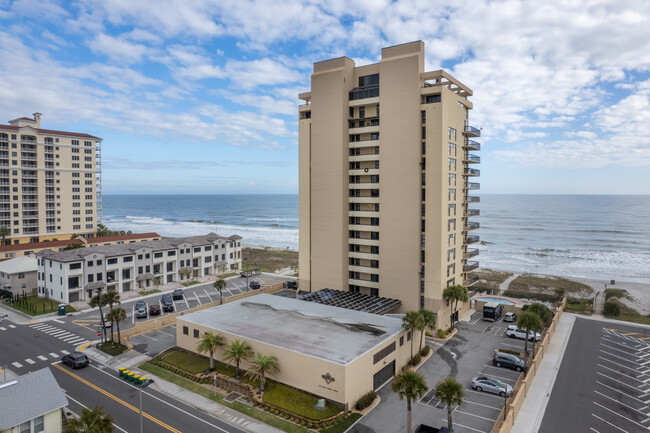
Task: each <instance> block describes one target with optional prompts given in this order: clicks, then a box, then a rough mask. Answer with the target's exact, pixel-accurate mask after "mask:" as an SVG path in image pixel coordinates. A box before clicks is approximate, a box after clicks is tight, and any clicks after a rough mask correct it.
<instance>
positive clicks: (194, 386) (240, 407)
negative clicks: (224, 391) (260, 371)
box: [139, 363, 312, 433]
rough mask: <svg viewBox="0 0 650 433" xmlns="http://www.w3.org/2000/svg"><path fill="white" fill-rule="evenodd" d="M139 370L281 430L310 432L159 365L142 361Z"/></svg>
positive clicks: (293, 432) (300, 432)
mask: <svg viewBox="0 0 650 433" xmlns="http://www.w3.org/2000/svg"><path fill="white" fill-rule="evenodd" d="M139 368H140V369H141V370H144V371H148V372H149V373H152V374H155V375H156V376H158V377H160V378H161V379H165V380H167V381H169V382H172V383H175V384H176V385H178V386H182V387H183V388H185V389H188V390H190V391H192V392H194V393H196V394H199V395H202V396H203V397H206V398H209V399H210V400H212V401H216V402H217V403H220V404H222V405H224V406H228V407H230V408H232V409H234V410H236V411H238V412H241V413H243V414H245V415H248V416H250V417H251V418H255V419H256V420H258V421H261V422H263V423H264V424H268V425H270V426H273V427H276V428H278V429H280V430H282V431H285V432H288V433H311V432H312V430H307V429H306V428H303V427H301V426H299V425H296V424H294V423H291V422H289V421H286V420H284V419H281V418H278V417H277V416H275V415H271V414H269V413H267V412H265V411H263V410H260V409H257V408H254V407H250V406H247V405H245V404H243V403H240V402H238V401H235V402H232V403H229V402H227V401H225V400H224V399H223V396H222V395H221V394H219V393H217V395H216V396H215V393H214V391H212V390H210V389H208V388H206V387H204V386H201V385H199V384H198V383H195V382H192V381H190V380H187V379H184V378H182V377H179V376H177V375H175V374H173V373H170V372H168V371H167V370H163V369H162V368H160V367H156V366H155V365H152V364H149V363H144V364H142V365H141V366H140V367H139Z"/></svg>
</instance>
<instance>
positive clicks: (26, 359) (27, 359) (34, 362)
mask: <svg viewBox="0 0 650 433" xmlns="http://www.w3.org/2000/svg"><path fill="white" fill-rule="evenodd" d="M25 362H26V363H28V364H36V361H32V360H31V359H29V358H25Z"/></svg>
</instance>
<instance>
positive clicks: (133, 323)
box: [131, 304, 135, 325]
mask: <svg viewBox="0 0 650 433" xmlns="http://www.w3.org/2000/svg"><path fill="white" fill-rule="evenodd" d="M131 324H132V325H135V304H134V305H133V306H132V307H131Z"/></svg>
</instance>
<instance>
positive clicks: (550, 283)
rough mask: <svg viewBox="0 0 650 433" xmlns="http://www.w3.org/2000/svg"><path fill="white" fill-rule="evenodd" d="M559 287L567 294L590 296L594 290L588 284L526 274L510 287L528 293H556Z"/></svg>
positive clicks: (515, 280) (516, 279)
mask: <svg viewBox="0 0 650 433" xmlns="http://www.w3.org/2000/svg"><path fill="white" fill-rule="evenodd" d="M558 287H562V288H563V289H564V291H565V293H567V294H589V293H593V291H594V289H592V288H591V287H589V286H588V285H586V284H582V283H579V282H577V281H571V280H567V279H566V278H561V277H544V276H537V275H530V274H524V275H520V276H518V277H517V278H515V279H514V281H512V282H511V283H510V286H509V287H508V288H509V289H511V290H526V291H538V290H541V291H544V292H549V293H551V292H554V291H555V289H557V288H558Z"/></svg>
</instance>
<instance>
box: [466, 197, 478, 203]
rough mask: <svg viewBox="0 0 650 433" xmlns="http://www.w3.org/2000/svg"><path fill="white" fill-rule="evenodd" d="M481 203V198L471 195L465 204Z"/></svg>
mask: <svg viewBox="0 0 650 433" xmlns="http://www.w3.org/2000/svg"><path fill="white" fill-rule="evenodd" d="M480 202H481V197H476V196H471V195H468V196H467V197H465V203H480Z"/></svg>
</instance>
